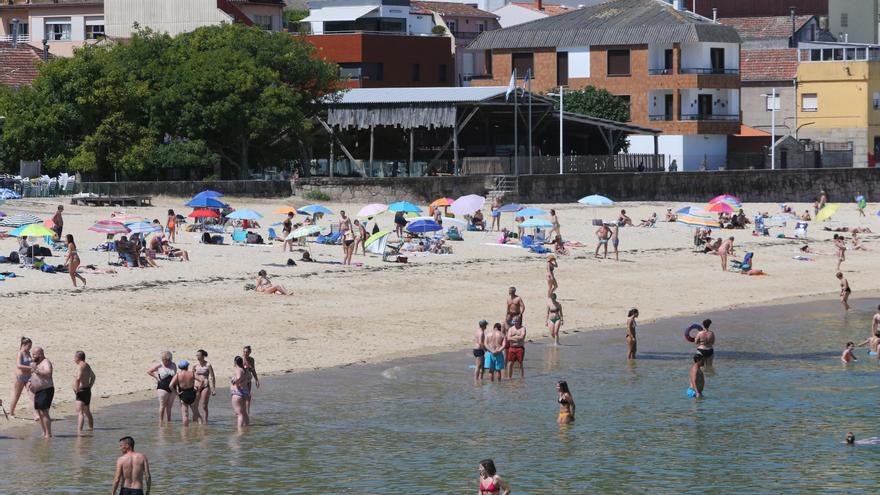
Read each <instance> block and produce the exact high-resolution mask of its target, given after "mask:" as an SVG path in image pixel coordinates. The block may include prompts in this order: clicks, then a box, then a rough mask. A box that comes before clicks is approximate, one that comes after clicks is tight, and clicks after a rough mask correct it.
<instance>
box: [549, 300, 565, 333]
mask: <svg viewBox="0 0 880 495" xmlns="http://www.w3.org/2000/svg"><path fill="white" fill-rule="evenodd" d="M562 323H563V321H562V304H560V303H559V301H557V300H556V294H550V300H549V301H548V302H547V328H548V329H550V336H551V337H553V343H554V344H555V345H559V330H560V329H561V328H562Z"/></svg>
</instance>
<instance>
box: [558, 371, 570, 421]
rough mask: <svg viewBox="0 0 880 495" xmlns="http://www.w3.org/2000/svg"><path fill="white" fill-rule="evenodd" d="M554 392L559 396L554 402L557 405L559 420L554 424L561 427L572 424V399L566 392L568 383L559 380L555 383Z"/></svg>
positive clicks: (567, 391)
mask: <svg viewBox="0 0 880 495" xmlns="http://www.w3.org/2000/svg"><path fill="white" fill-rule="evenodd" d="M556 392H557V393H558V394H559V397H558V398H557V399H556V402H558V403H559V418H558V419H557V420H556V422H557V423H559V424H561V425H567V424H568V423H572V422H574V398H573V397H572V396H571V392H570V391H569V390H568V383H566V382H565V381H563V380H560V381H559V382H558V383H556Z"/></svg>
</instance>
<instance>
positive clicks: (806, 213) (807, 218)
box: [800, 210, 813, 222]
mask: <svg viewBox="0 0 880 495" xmlns="http://www.w3.org/2000/svg"><path fill="white" fill-rule="evenodd" d="M800 219H801V220H803V221H804V222H809V221H811V220H813V217H811V216H810V210H804V214H803V215H801V216H800Z"/></svg>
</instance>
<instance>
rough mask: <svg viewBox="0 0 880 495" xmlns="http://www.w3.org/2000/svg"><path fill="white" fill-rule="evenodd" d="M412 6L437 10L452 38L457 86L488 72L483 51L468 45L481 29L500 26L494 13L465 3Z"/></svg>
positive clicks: (415, 4)
mask: <svg viewBox="0 0 880 495" xmlns="http://www.w3.org/2000/svg"><path fill="white" fill-rule="evenodd" d="M412 6H413V7H416V8H420V9H422V10H426V11H429V12H434V13H436V14H439V15H440V18H441V19H442V20H443V23H444V24H445V25H446V29H447V30H448V31H449V33H450V34H451V35H452V37H453V38H455V81H456V84H457V85H458V86H465V85H469V84H470V80H471V79H472V78H474V77H483V76H485V75H487V74H488V73H489V71H488V68H487V66H486V52H485V51H483V50H470V49H468V47H467V46H468V45H469V44H470V43H471V41H473V40H474V39H476V37H477V36H478V35H479V34H480V33H482V32H483V31H491V30H493V29H498V28H499V27H500V26H499V25H498V16H497V15H495V14H491V13H489V12H486V11H484V10H480V9H478V8H476V7H474V6H473V5H469V4H464V3H454V2H412Z"/></svg>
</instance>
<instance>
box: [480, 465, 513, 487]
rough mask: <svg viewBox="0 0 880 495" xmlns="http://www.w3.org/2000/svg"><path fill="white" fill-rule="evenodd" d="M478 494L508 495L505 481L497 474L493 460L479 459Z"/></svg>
mask: <svg viewBox="0 0 880 495" xmlns="http://www.w3.org/2000/svg"><path fill="white" fill-rule="evenodd" d="M479 483H480V495H510V488H508V486H507V483H505V482H504V480H502V479H501V476H498V471H497V470H496V469H495V461H493V460H492V459H486V460H483V461H480V480H479Z"/></svg>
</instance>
